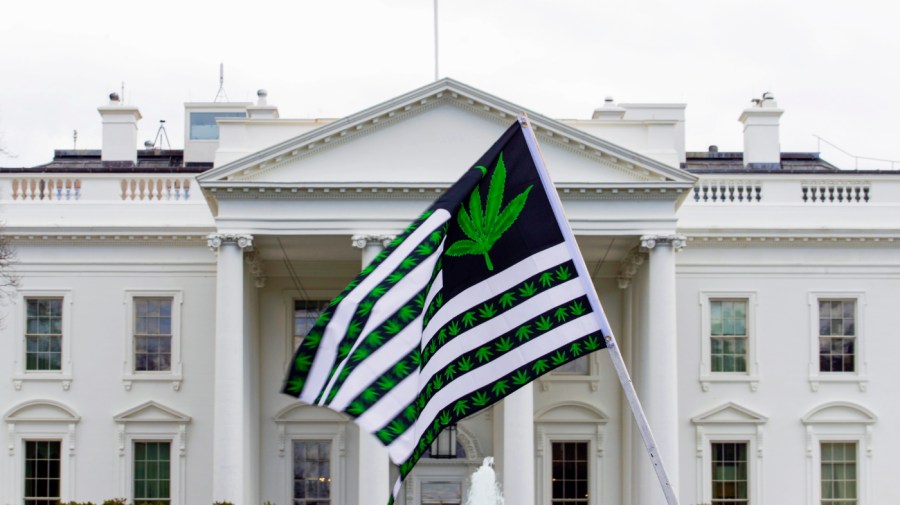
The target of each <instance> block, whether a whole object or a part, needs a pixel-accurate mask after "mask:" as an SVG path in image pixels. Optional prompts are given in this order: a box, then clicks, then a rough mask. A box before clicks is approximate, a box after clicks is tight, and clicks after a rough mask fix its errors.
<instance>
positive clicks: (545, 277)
mask: <svg viewBox="0 0 900 505" xmlns="http://www.w3.org/2000/svg"><path fill="white" fill-rule="evenodd" d="M540 280H541V285H542V286H544V287H545V288H549V287H550V285H551V284H553V274H551V273H550V272H544V273H543V274H541V279H540Z"/></svg>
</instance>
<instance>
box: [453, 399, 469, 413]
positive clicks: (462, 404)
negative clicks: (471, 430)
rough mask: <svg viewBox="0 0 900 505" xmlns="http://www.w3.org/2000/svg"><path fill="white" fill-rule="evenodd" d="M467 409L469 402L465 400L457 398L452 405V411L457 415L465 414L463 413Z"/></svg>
mask: <svg viewBox="0 0 900 505" xmlns="http://www.w3.org/2000/svg"><path fill="white" fill-rule="evenodd" d="M468 411H469V402H468V401H466V400H459V401H458V402H456V403H455V404H454V405H453V412H455V413H456V415H458V416H461V415H465V413H466V412H468Z"/></svg>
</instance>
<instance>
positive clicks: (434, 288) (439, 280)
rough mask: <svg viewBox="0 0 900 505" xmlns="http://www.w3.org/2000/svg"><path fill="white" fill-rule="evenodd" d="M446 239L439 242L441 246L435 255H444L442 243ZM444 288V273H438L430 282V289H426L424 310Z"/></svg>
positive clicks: (441, 271)
mask: <svg viewBox="0 0 900 505" xmlns="http://www.w3.org/2000/svg"><path fill="white" fill-rule="evenodd" d="M446 240H447V239H446V237H445V238H444V240H442V241H441V245H440V246H438V249H437V253H438V254H444V242H446ZM443 287H444V271H443V270H440V271H438V273H437V275H435V276H434V280H433V281H432V282H431V287H430V288H428V294H427V295H426V297H425V310H428V306H429V305H431V302H432V301H433V300H434V297H435V295H437V293H438V291H440V290H441V288H443Z"/></svg>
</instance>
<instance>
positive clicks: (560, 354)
mask: <svg viewBox="0 0 900 505" xmlns="http://www.w3.org/2000/svg"><path fill="white" fill-rule="evenodd" d="M552 358H553V366H559V365H562V364H563V363H565V362H566V359H567V358H566V352H565V351H556V354H554V355H553V357H552Z"/></svg>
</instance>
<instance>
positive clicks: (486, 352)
mask: <svg viewBox="0 0 900 505" xmlns="http://www.w3.org/2000/svg"><path fill="white" fill-rule="evenodd" d="M493 354H494V353H493V352H492V351H491V348H490V347H481V348H479V349H478V350H477V351H475V357H476V358H478V361H480V362H482V363H483V362H485V361H488V360H489V359H491V356H492V355H493Z"/></svg>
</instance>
